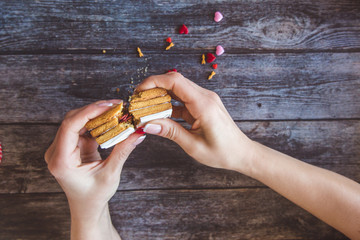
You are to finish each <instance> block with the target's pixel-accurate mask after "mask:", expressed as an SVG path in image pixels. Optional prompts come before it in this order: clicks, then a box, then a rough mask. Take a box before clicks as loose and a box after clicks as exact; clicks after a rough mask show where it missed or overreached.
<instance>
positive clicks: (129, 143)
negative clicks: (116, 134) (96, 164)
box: [105, 133, 145, 173]
mask: <svg viewBox="0 0 360 240" xmlns="http://www.w3.org/2000/svg"><path fill="white" fill-rule="evenodd" d="M144 139H145V135H141V134H138V133H135V134H132V135H130V136H129V137H128V138H127V139H126V140H124V141H122V142H120V143H118V144H117V145H116V146H115V147H114V149H113V151H112V152H111V154H110V156H109V157H108V158H107V159H106V160H105V161H106V163H105V164H106V166H105V168H107V171H109V172H114V171H116V172H117V173H120V172H121V169H122V167H123V165H124V163H125V161H126V159H127V158H128V157H129V155H130V153H131V152H132V151H133V150H134V149H135V147H136V146H137V145H139V144H140V143H141V142H142V141H144Z"/></svg>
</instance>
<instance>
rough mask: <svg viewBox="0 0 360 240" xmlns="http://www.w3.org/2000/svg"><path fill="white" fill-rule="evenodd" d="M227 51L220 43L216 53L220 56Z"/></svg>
mask: <svg viewBox="0 0 360 240" xmlns="http://www.w3.org/2000/svg"><path fill="white" fill-rule="evenodd" d="M224 52H225V50H224V48H223V47H222V46H220V45H218V46H217V47H216V55H218V56H220V55H221V54H223V53H224Z"/></svg>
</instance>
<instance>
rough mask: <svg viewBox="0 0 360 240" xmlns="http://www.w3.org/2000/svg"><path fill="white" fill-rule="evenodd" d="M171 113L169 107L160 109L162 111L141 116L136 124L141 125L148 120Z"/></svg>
mask: <svg viewBox="0 0 360 240" xmlns="http://www.w3.org/2000/svg"><path fill="white" fill-rule="evenodd" d="M171 114H172V109H171V108H170V109H168V110H165V111H162V112H158V113H154V114H151V115H147V116H144V117H141V118H140V123H139V124H138V126H139V125H143V124H144V123H146V122H149V121H151V120H155V119H161V118H168V117H171Z"/></svg>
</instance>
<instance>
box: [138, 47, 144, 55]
mask: <svg viewBox="0 0 360 240" xmlns="http://www.w3.org/2000/svg"><path fill="white" fill-rule="evenodd" d="M137 51H138V53H139V57H143V56H144V54H143V53H142V52H141V49H140V48H139V47H138V48H137Z"/></svg>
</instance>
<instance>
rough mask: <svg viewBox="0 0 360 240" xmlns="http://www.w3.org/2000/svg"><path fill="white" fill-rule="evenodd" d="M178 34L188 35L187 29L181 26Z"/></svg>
mask: <svg viewBox="0 0 360 240" xmlns="http://www.w3.org/2000/svg"><path fill="white" fill-rule="evenodd" d="M179 33H180V34H188V33H189V29H188V28H187V27H186V26H185V24H183V25H182V26H181V27H180V29H179Z"/></svg>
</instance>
